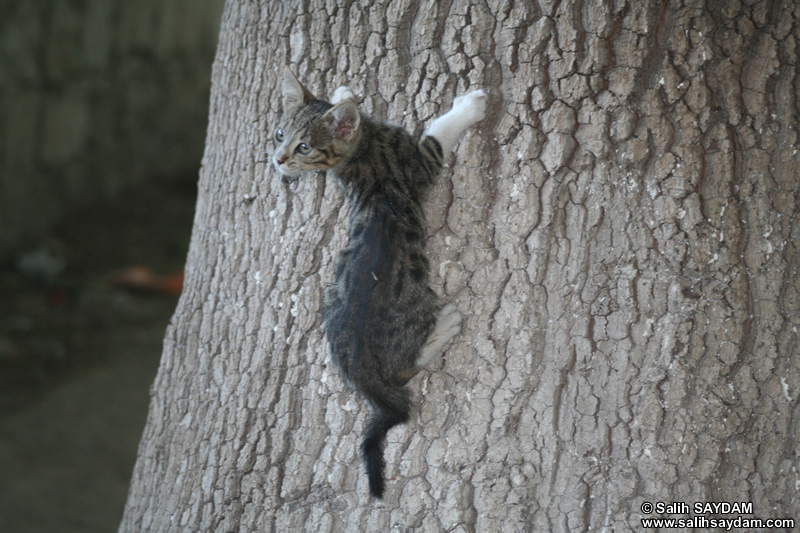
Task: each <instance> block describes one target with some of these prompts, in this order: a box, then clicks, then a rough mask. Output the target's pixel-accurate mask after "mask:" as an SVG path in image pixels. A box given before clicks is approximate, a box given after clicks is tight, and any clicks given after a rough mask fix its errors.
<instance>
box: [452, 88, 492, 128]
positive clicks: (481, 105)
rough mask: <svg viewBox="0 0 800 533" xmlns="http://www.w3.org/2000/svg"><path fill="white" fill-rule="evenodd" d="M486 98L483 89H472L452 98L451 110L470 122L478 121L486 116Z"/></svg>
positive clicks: (487, 97)
mask: <svg viewBox="0 0 800 533" xmlns="http://www.w3.org/2000/svg"><path fill="white" fill-rule="evenodd" d="M488 99H489V96H488V95H487V94H486V91H484V90H483V89H479V90H477V91H472V92H471V93H468V94H465V95H463V96H459V97H458V98H456V99H455V100H453V111H456V112H457V113H459V114H461V115H463V116H464V117H465V118H467V119H469V123H470V124H474V123H476V122H480V121H481V120H483V118H484V117H485V116H486V102H487V100H488Z"/></svg>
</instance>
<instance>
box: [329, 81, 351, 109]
mask: <svg viewBox="0 0 800 533" xmlns="http://www.w3.org/2000/svg"><path fill="white" fill-rule="evenodd" d="M355 99H356V96H355V95H354V94H353V91H351V90H350V87H347V86H345V85H342V86H341V87H339V88H338V89H336V90H335V91H333V96H332V97H331V103H332V104H333V105H336V104H338V103H339V102H341V101H342V100H353V101H355Z"/></svg>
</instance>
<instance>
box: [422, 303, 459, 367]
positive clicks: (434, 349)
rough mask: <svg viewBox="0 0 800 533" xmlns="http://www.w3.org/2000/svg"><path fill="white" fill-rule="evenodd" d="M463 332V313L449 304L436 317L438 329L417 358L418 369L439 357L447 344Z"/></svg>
mask: <svg viewBox="0 0 800 533" xmlns="http://www.w3.org/2000/svg"><path fill="white" fill-rule="evenodd" d="M459 331H461V313H459V312H458V309H457V308H456V306H455V305H453V304H447V305H445V306H444V307H442V309H441V310H440V311H439V315H438V316H437V317H436V327H434V328H433V331H432V332H431V334H430V335H429V336H428V339H427V340H426V341H425V344H424V345H423V346H422V350H421V351H420V354H419V357H418V358H417V368H422V367H423V366H425V365H427V364H428V362H429V361H430V360H431V359H432V358H433V357H434V356H435V355H438V354H439V353H440V352H441V350H442V348H443V347H444V345H445V344H447V343H448V342H450V339H452V338H453V337H455V336H456V334H457V333H458V332H459Z"/></svg>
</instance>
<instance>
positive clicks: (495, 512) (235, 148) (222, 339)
mask: <svg viewBox="0 0 800 533" xmlns="http://www.w3.org/2000/svg"><path fill="white" fill-rule="evenodd" d="M386 4H390V3H389V2H386V1H382V0H377V1H376V2H373V3H372V5H371V6H369V7H366V6H364V5H362V4H361V3H353V2H349V1H344V2H333V1H330V2H319V1H308V2H304V3H303V5H302V6H297V7H295V6H293V5H291V3H284V2H260V3H258V2H249V1H245V0H230V1H229V2H228V5H227V7H226V10H225V14H224V17H223V27H222V33H221V36H220V45H219V50H218V55H217V59H216V63H215V68H214V83H213V87H214V88H213V94H212V103H211V117H210V121H211V122H210V128H209V132H208V140H207V148H206V155H205V160H204V168H203V171H202V173H201V177H200V198H199V200H198V205H197V217H196V221H195V230H194V235H193V240H192V246H191V251H190V256H189V260H188V266H187V278H186V289H185V293H184V295H183V297H182V299H181V302H180V304H179V306H178V309H177V311H176V314H175V319H174V323H173V324H172V326H171V327H170V328H169V331H168V332H167V336H166V340H165V345H164V355H163V360H162V363H161V368H160V371H159V374H158V378H157V379H156V382H155V384H154V386H153V400H152V404H151V408H150V415H149V420H148V424H147V428H146V430H145V433H144V437H143V440H142V444H141V448H140V456H139V461H138V464H137V466H136V470H135V472H134V477H133V481H132V486H131V492H130V496H129V500H128V505H127V510H126V514H125V517H124V520H123V523H122V527H121V531H150V530H153V531H166V530H170V531H173V530H187V531H188V530H191V531H219V532H225V531H256V530H258V531H412V530H414V531H478V532H489V531H551V530H552V531H581V530H589V529H592V530H597V529H602V528H603V527H608V528H609V530H612V529H613V530H616V531H625V530H627V529H629V528H630V529H639V528H640V525H641V524H640V518H641V517H642V512H641V510H640V507H641V504H642V503H643V502H645V501H652V502H657V501H664V502H687V503H689V505H692V504H693V503H694V502H705V501H740V502H753V515H754V516H758V517H763V518H779V517H785V516H794V517H795V518H800V496H798V484H800V472H798V467H799V466H800V465H798V452H797V449H798V448H797V444H796V443H797V442H798V441H800V424H798V417H799V416H800V408H798V401H797V399H798V397H800V358H799V357H798V351H800V347H799V346H798V344H799V343H798V331H797V328H798V325H799V324H800V313H798V309H800V276H799V275H798V264H800V254H798V242H800V218H798V201H800V179H798V163H797V148H796V146H797V144H798V127H799V126H800V119H799V116H798V115H799V110H798V106H799V104H798V89H799V88H800V75H798V71H797V60H798V51H797V50H798V48H797V47H798V40H799V39H800V24H799V19H800V7H798V4H797V3H794V2H792V1H790V0H784V1H775V2H755V1H745V2H737V1H730V2H728V1H726V2H708V3H704V2H677V1H676V2H655V1H651V2H639V1H637V2H630V1H629V2H625V1H618V2H604V3H600V2H552V3H551V2H547V1H544V0H543V1H540V2H539V3H538V4H536V3H530V2H521V1H519V2H517V1H505V2H500V1H490V2H488V3H487V2H479V1H474V2H469V1H460V0H456V1H453V2H430V3H427V2H426V5H425V7H424V9H423V8H422V7H419V8H418V7H416V6H417V3H416V2H409V1H395V2H391V4H390V5H388V6H387V5H386ZM285 63H291V64H292V66H293V68H294V69H295V71H296V72H297V73H298V74H299V76H300V77H301V78H302V79H303V80H304V81H307V82H308V83H307V85H308V86H309V87H311V88H312V89H313V90H314V91H316V92H317V93H319V94H324V95H330V94H331V92H332V91H333V89H334V88H335V87H336V86H338V85H341V84H344V83H347V84H349V85H350V86H351V87H352V88H353V89H354V91H355V92H356V94H357V95H359V96H361V97H362V98H363V108H365V109H366V110H367V111H368V112H370V113H371V114H373V115H375V116H379V117H387V118H390V119H392V120H394V121H396V122H402V123H403V124H405V125H407V126H409V127H410V128H412V129H414V130H415V131H417V132H421V131H422V128H423V127H424V124H425V123H427V122H428V121H429V120H431V119H432V118H433V117H434V116H435V115H437V114H439V113H441V112H443V111H444V110H446V109H447V108H448V107H449V105H450V102H451V100H452V98H453V96H454V95H455V94H459V93H463V92H465V91H466V90H467V89H474V88H479V87H480V88H484V89H486V90H487V91H488V92H489V93H490V110H489V116H488V118H487V120H486V121H485V122H484V123H482V125H481V127H480V128H479V129H477V130H474V131H473V132H471V133H468V134H467V137H466V138H465V139H464V140H463V141H462V142H461V144H460V147H459V148H458V150H457V153H456V157H455V162H454V164H453V165H452V166H450V167H448V170H446V172H445V175H444V176H443V178H442V180H441V182H440V185H439V186H438V187H437V189H436V192H435V194H434V195H433V197H432V198H431V200H430V202H429V205H428V212H429V219H430V222H431V235H430V240H429V251H430V255H431V260H432V264H433V265H434V277H435V283H436V284H437V285H438V287H437V291H438V292H440V293H441V294H443V295H444V296H445V298H446V299H448V300H450V301H453V302H455V303H457V305H458V307H459V309H460V311H461V312H462V313H463V314H464V316H465V322H464V327H463V333H462V335H460V336H458V337H456V339H455V342H454V344H453V345H452V347H451V348H450V350H449V351H448V352H447V353H446V354H445V356H444V358H443V359H442V360H439V361H435V362H434V363H433V364H432V365H431V368H430V372H424V373H423V374H422V375H420V376H419V377H417V378H415V379H414V380H412V382H411V384H410V385H411V387H412V389H413V390H414V391H415V397H416V399H417V404H418V413H417V414H416V416H415V417H414V420H413V421H412V422H411V423H410V424H409V425H407V426H404V427H402V428H398V429H395V430H393V432H392V433H390V435H389V443H388V446H387V450H386V459H387V476H388V477H389V481H388V483H387V485H388V486H387V496H386V500H385V502H376V501H373V500H371V499H370V498H369V496H368V493H367V484H366V477H365V476H364V472H363V468H362V464H361V460H360V458H359V456H358V442H359V438H360V437H359V435H360V433H361V430H362V428H363V425H364V423H365V422H366V419H367V411H366V408H365V406H364V404H363V403H362V402H360V401H359V400H358V399H357V398H356V397H355V396H354V394H353V393H352V392H351V391H349V390H348V389H346V388H345V386H344V384H343V382H342V381H341V379H340V378H339V377H338V375H337V374H336V373H335V372H334V371H333V368H332V367H331V365H330V364H329V361H328V355H327V347H326V344H325V340H324V337H323V335H322V333H321V331H320V305H321V298H322V292H323V288H324V286H325V283H326V282H327V281H329V280H330V279H332V276H333V271H332V268H333V263H334V258H335V254H336V251H337V250H338V249H339V248H340V247H341V246H342V243H343V239H344V235H345V228H344V224H345V221H346V218H345V215H346V212H347V207H346V205H345V204H344V203H343V201H342V197H341V195H340V194H339V192H338V191H337V190H336V188H335V186H334V184H333V182H332V181H331V180H330V179H326V178H325V177H324V176H314V177H310V178H308V179H305V180H302V181H301V182H300V183H299V185H298V186H297V187H296V188H289V187H287V186H284V185H282V184H281V182H280V179H279V178H278V177H277V176H276V173H275V171H274V170H273V169H272V168H270V166H269V164H268V163H267V162H266V161H265V160H266V159H267V157H268V154H269V153H270V152H271V150H272V145H271V142H270V139H271V136H272V124H273V123H274V122H275V119H276V116H277V113H278V112H279V97H278V94H279V93H278V91H279V87H278V85H279V75H278V74H279V69H280V67H282V66H283V65H284V64H285ZM653 516H657V515H653Z"/></svg>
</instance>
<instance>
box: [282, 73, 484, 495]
mask: <svg viewBox="0 0 800 533" xmlns="http://www.w3.org/2000/svg"><path fill="white" fill-rule="evenodd" d="M480 93H481V95H482V96H480V95H479V96H477V97H476V98H478V99H479V100H480V101H479V102H478V104H481V103H482V104H483V107H482V108H481V109H480V110H479V111H480V112H479V113H478V114H479V115H480V117H482V116H483V109H485V94H484V93H483V92H482V91H480ZM472 94H475V93H472ZM334 100H335V104H330V103H327V102H323V101H320V100H318V99H316V98H315V97H314V96H313V95H312V94H311V92H309V91H308V90H307V89H306V88H305V87H303V86H302V85H301V84H300V83H299V82H298V81H297V79H296V78H295V77H294V75H293V74H292V73H291V71H289V70H288V69H286V72H285V73H284V78H283V105H284V113H283V117H282V118H281V120H280V122H279V124H278V126H277V128H276V131H275V134H276V137H275V143H276V149H275V154H274V156H273V162H274V165H275V167H276V168H277V169H278V170H279V171H280V173H281V175H282V176H283V178H284V179H287V180H291V179H297V178H298V177H299V176H301V175H303V174H304V173H307V172H312V171H318V170H326V171H328V175H329V176H333V178H334V179H336V180H337V182H338V183H339V185H340V186H341V190H342V191H343V193H344V194H345V195H346V196H347V198H348V200H349V201H350V202H351V204H352V209H351V211H350V228H349V239H348V243H347V245H346V246H345V248H344V249H343V250H341V252H340V253H339V259H338V264H337V267H336V272H335V279H334V282H333V284H332V285H331V286H330V287H329V288H328V289H327V290H326V291H325V303H324V308H323V323H324V328H325V333H326V335H327V337H328V342H329V344H330V351H331V357H332V359H333V362H334V363H335V365H336V367H337V368H338V369H339V371H340V373H341V374H342V376H343V377H344V379H345V381H346V382H347V383H348V384H349V385H350V386H351V387H352V388H353V389H355V390H356V391H358V392H359V393H360V394H361V396H363V397H364V398H365V399H366V400H367V401H368V402H369V404H370V406H371V408H372V417H371V419H370V421H369V423H368V424H367V428H366V431H365V438H364V441H363V443H362V452H363V454H364V461H365V464H366V468H367V473H368V479H369V487H370V492H371V494H372V495H373V496H374V497H376V498H381V497H382V496H383V493H384V477H383V470H384V460H383V445H384V441H385V438H386V434H387V433H388V431H389V430H390V429H391V428H392V427H394V426H395V425H398V424H402V423H405V422H407V421H408V420H409V417H410V414H411V395H410V392H409V391H408V389H407V388H406V386H405V385H406V382H407V381H408V380H409V379H411V377H412V376H414V375H415V374H416V373H417V372H419V370H420V369H421V366H422V365H423V364H425V363H426V362H427V361H428V360H429V359H430V358H431V357H432V356H433V355H436V354H438V353H440V352H441V350H442V348H443V347H444V346H445V345H446V344H447V343H448V342H449V340H450V339H451V338H452V337H453V336H454V335H455V334H456V333H457V332H458V330H459V327H460V319H461V316H460V315H459V314H458V311H457V310H456V308H455V307H454V306H452V305H448V306H445V307H444V308H441V309H440V304H439V301H438V298H437V296H436V294H435V293H434V292H433V290H432V289H431V288H430V286H429V281H428V278H429V272H430V265H429V262H428V258H427V256H426V254H425V236H426V231H427V223H426V220H425V212H424V210H423V207H422V203H423V201H424V198H425V195H426V194H427V193H428V191H429V190H430V189H431V187H432V186H433V185H434V183H435V182H436V180H437V179H438V176H439V174H440V173H441V170H442V165H443V157H444V155H445V154H444V153H443V151H442V146H441V144H440V141H439V140H438V139H437V138H436V137H435V136H434V135H424V136H423V137H422V139H420V140H419V141H417V140H415V139H414V138H413V137H412V136H411V135H410V134H409V133H408V132H406V131H405V130H404V129H403V128H400V127H397V126H393V125H390V124H385V123H381V122H377V121H374V120H372V119H370V118H368V117H363V116H361V115H360V113H359V111H358V108H357V107H356V105H355V103H354V102H353V100H352V92H350V91H349V89H346V88H340V89H339V90H337V92H336V94H335V98H334ZM468 103H469V102H468ZM476 105H477V104H476ZM462 107H463V106H462ZM465 109H466V108H465ZM454 111H456V109H455V107H454V109H453V111H451V112H450V113H448V114H446V115H444V116H442V117H440V118H439V119H437V120H436V121H434V123H433V124H432V128H434V129H436V131H438V132H440V134H439V135H440V136H441V138H442V140H444V142H445V143H447V144H448V147H452V145H453V144H454V143H455V142H456V141H457V139H458V137H460V135H461V134H462V133H463V129H465V128H466V127H465V126H463V123H464V122H465V120H466V119H465V118H464V117H465V114H464V112H463V110H461V111H459V112H458V113H455V114H452V113H453V112H454ZM468 111H470V112H472V111H474V110H472V109H471V108H470V109H469V110H468ZM470 120H472V119H470ZM473 122H475V120H472V122H469V124H467V126H469V125H470V124H472V123H473ZM459 128H460V130H459Z"/></svg>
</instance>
